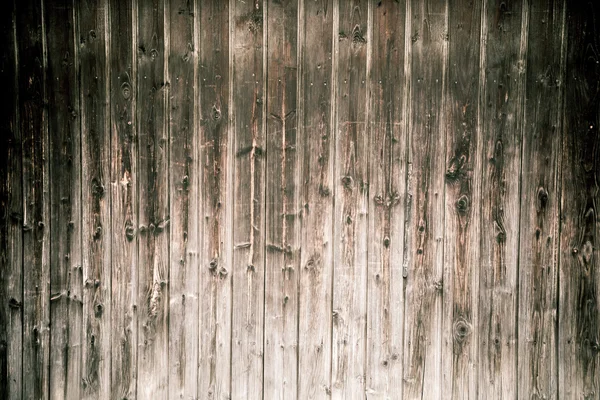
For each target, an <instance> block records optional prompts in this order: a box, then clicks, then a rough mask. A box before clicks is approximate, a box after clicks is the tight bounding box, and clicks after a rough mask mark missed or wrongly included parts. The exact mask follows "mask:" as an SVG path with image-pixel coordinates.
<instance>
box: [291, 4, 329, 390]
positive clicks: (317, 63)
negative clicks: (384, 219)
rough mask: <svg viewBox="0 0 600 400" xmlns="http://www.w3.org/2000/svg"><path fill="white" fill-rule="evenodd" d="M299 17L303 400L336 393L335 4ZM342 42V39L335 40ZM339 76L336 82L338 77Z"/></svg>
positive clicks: (311, 7)
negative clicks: (333, 342)
mask: <svg viewBox="0 0 600 400" xmlns="http://www.w3.org/2000/svg"><path fill="white" fill-rule="evenodd" d="M301 10H302V11H301V12H300V14H299V16H300V17H299V18H300V21H299V25H300V29H301V30H303V31H304V32H303V37H302V40H301V41H300V46H301V50H300V60H299V63H300V64H301V67H300V68H301V71H302V72H301V73H302V79H303V80H302V89H301V90H302V92H301V94H300V96H301V100H300V101H301V102H302V114H301V116H300V126H299V129H300V132H301V135H302V142H301V143H300V144H299V146H302V147H303V150H304V152H303V159H302V182H303V188H302V191H303V200H302V203H303V210H302V239H301V240H302V245H303V247H302V254H301V270H300V276H299V279H300V285H299V286H300V289H299V298H298V304H299V317H298V318H299V319H298V324H299V326H298V330H299V340H298V347H299V348H298V354H299V361H298V369H299V373H298V375H299V376H298V398H299V399H309V398H310V399H312V398H322V397H324V396H325V395H330V394H331V329H332V311H333V310H332V301H331V300H332V282H333V276H332V275H333V237H332V235H333V226H332V224H333V198H332V197H333V196H332V191H333V184H334V182H333V168H334V160H335V158H334V151H335V132H334V130H333V129H332V121H333V115H332V114H333V112H334V107H335V102H334V98H333V96H334V94H333V93H332V89H331V88H332V84H331V83H332V80H333V79H337V78H336V77H333V76H332V64H333V63H332V57H333V2H332V0H323V1H306V2H304V3H302V6H301ZM335 40H337V36H336V38H335ZM332 78H333V79H332Z"/></svg>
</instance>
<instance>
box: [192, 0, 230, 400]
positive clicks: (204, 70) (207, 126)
mask: <svg viewBox="0 0 600 400" xmlns="http://www.w3.org/2000/svg"><path fill="white" fill-rule="evenodd" d="M199 5H200V25H199V26H200V32H199V37H200V39H199V44H200V60H199V64H200V71H199V83H200V112H201V118H200V136H201V141H200V143H201V147H200V151H201V168H202V169H201V176H200V190H201V192H200V193H199V196H200V199H201V206H200V215H199V219H200V220H201V223H202V226H201V235H200V238H202V239H201V240H202V243H203V245H202V248H201V252H200V293H201V294H202V299H201V300H200V305H199V307H200V321H199V329H200V344H199V346H200V347H199V351H200V355H199V360H198V361H199V369H198V397H199V398H208V399H229V398H231V395H230V394H231V391H230V390H231V387H230V385H231V274H230V272H231V263H232V248H233V245H232V242H231V240H232V236H231V228H230V227H231V224H232V209H233V205H232V201H233V192H232V189H233V183H232V182H230V180H228V173H229V171H230V167H231V163H232V154H231V142H232V140H233V138H232V137H231V134H230V131H229V129H230V112H229V97H230V74H229V47H230V36H229V3H228V2H223V1H221V0H213V1H202V2H200V3H199Z"/></svg>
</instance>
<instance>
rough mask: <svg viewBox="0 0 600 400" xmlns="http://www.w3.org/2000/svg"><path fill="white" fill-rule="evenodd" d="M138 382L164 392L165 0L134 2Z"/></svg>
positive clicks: (153, 394)
mask: <svg viewBox="0 0 600 400" xmlns="http://www.w3.org/2000/svg"><path fill="white" fill-rule="evenodd" d="M137 12H138V18H137V22H138V26H137V36H136V37H137V39H138V43H136V45H137V64H138V65H137V75H138V85H137V87H138V98H137V110H138V115H137V117H138V125H137V126H138V132H139V134H138V150H139V159H138V185H139V186H138V198H139V203H138V204H139V215H138V218H139V223H140V226H139V256H138V257H139V259H138V262H139V265H140V267H141V268H140V269H139V271H138V277H139V286H138V296H139V298H138V307H139V309H140V311H139V315H138V321H139V322H138V341H139V346H138V382H137V385H138V386H137V392H138V397H140V398H153V399H166V398H168V379H169V371H168V368H166V366H167V365H168V360H169V358H168V357H169V355H168V351H169V349H168V334H169V331H168V313H169V302H168V300H169V291H168V284H169V231H170V229H171V225H170V220H169V211H170V210H169V192H168V191H169V138H168V129H167V123H168V121H167V102H168V96H169V83H168V82H167V78H168V76H167V75H166V68H165V67H166V65H165V64H166V60H167V57H166V55H165V53H166V52H167V51H168V48H166V43H167V40H168V39H167V37H166V35H168V31H166V30H165V1H164V0H153V1H151V2H145V1H140V2H139V3H138V9H137Z"/></svg>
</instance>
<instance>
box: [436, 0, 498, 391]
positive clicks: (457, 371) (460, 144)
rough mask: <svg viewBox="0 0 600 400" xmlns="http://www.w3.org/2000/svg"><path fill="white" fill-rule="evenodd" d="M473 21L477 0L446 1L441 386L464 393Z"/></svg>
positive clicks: (473, 384)
mask: <svg viewBox="0 0 600 400" xmlns="http://www.w3.org/2000/svg"><path fill="white" fill-rule="evenodd" d="M480 24H481V2H478V1H475V2H474V1H472V0H450V1H449V2H448V66H447V68H448V72H447V79H446V80H445V88H444V90H445V96H446V99H445V114H444V119H445V120H446V122H445V124H444V129H445V141H446V166H445V168H446V171H445V181H446V195H445V207H446V208H445V221H444V226H445V228H444V264H445V267H444V286H443V296H444V303H443V310H444V311H443V314H442V320H443V323H442V325H443V326H442V329H443V334H442V336H443V342H442V346H443V347H442V393H444V394H446V393H447V395H448V396H452V397H453V398H471V399H475V398H477V393H478V392H477V390H478V387H477V383H478V378H477V373H478V369H479V368H478V364H477V344H478V340H477V337H478V333H479V332H478V330H477V329H475V328H474V327H477V326H478V323H477V318H478V313H477V307H478V301H479V295H478V293H479V265H480V264H479V261H480V260H479V248H480V246H479V238H480V212H481V174H482V165H481V155H482V143H481V140H480V137H481V135H480V134H479V131H478V129H479V118H478V117H479V77H480V71H479V66H480V63H479V61H480V59H479V41H480ZM480 390H481V391H482V392H485V391H486V388H481V389H480ZM484 397H486V398H492V397H487V396H484Z"/></svg>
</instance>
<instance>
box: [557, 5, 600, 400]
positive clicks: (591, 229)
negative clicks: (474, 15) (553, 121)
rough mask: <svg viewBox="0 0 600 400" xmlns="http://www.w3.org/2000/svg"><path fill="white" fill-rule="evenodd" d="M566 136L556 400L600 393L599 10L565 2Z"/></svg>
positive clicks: (563, 159) (562, 190) (592, 395)
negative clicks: (599, 211)
mask: <svg viewBox="0 0 600 400" xmlns="http://www.w3.org/2000/svg"><path fill="white" fill-rule="evenodd" d="M566 6H567V24H566V48H567V52H566V61H565V63H566V73H565V89H564V90H565V102H564V111H563V113H564V114H563V117H564V128H563V129H562V161H561V162H562V177H561V199H562V200H561V211H560V212H561V221H562V226H561V236H560V272H559V296H558V297H559V310H558V315H559V323H558V326H559V332H558V336H559V345H558V354H559V360H560V364H559V382H558V388H559V392H558V398H572V399H593V398H597V397H598V393H599V391H600V368H599V367H600V366H599V363H600V352H599V351H598V349H599V342H600V338H599V336H600V304H599V301H598V299H599V297H600V276H599V265H600V259H599V258H598V240H599V234H600V231H599V229H600V227H599V225H598V210H597V209H596V207H597V205H598V202H599V198H598V196H599V192H598V180H599V178H598V174H599V173H600V134H599V132H598V126H599V124H600V116H599V106H600V96H599V87H598V79H599V76H600V64H599V62H600V58H599V57H598V54H599V52H600V49H599V48H598V42H599V40H600V36H599V32H600V31H599V27H598V20H599V17H600V8H599V7H598V4H595V3H592V2H587V3H584V2H567V4H566Z"/></svg>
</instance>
